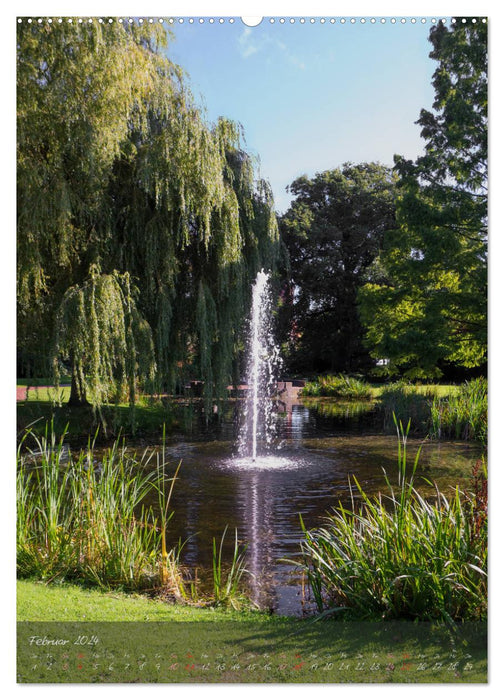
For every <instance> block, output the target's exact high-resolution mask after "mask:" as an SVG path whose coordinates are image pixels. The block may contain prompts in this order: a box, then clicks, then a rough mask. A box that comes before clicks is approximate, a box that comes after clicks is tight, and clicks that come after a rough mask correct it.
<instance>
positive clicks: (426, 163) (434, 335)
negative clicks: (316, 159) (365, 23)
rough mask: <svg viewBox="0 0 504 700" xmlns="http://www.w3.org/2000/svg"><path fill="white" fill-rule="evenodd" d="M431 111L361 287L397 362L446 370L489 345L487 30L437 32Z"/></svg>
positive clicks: (413, 370)
mask: <svg viewBox="0 0 504 700" xmlns="http://www.w3.org/2000/svg"><path fill="white" fill-rule="evenodd" d="M430 42H431V44H432V47H433V48H432V51H431V53H430V56H431V58H433V59H435V60H436V61H437V62H438V66H437V68H436V70H435V73H434V76H433V86H434V89H435V101H434V104H433V111H427V110H422V112H421V114H420V118H419V120H418V122H417V123H418V124H420V126H421V127H422V131H421V134H422V137H423V138H424V139H425V140H426V145H425V153H424V155H422V156H421V157H420V158H418V159H417V160H416V162H411V161H407V160H405V159H403V158H400V157H396V164H395V170H396V171H397V173H398V176H399V183H398V200H397V221H398V227H397V228H396V229H395V230H393V231H391V232H390V233H389V234H388V235H387V236H386V241H385V247H384V251H383V252H382V253H381V255H380V257H379V261H378V262H377V265H376V271H375V273H376V274H375V279H374V280H373V281H371V282H369V283H368V284H366V285H365V286H364V288H363V289H362V290H361V292H360V308H361V315H362V320H363V323H364V325H365V326H366V331H367V332H366V340H367V344H368V346H369V348H370V349H371V352H372V354H373V356H374V357H376V358H379V357H384V358H388V359H389V360H390V364H389V369H390V370H391V371H404V372H406V373H407V374H409V375H410V376H429V377H432V376H439V375H440V374H441V372H442V371H443V369H444V368H446V367H449V366H450V365H456V366H462V367H467V368H470V367H478V366H481V365H483V364H484V362H485V361H486V348H487V308H486V305H487V30H486V25H485V24H483V23H482V22H477V23H475V24H472V23H467V24H465V23H462V22H461V21H460V20H458V21H456V22H455V24H453V25H451V26H450V27H449V28H448V27H446V26H445V25H443V24H442V23H439V24H438V25H437V26H436V27H433V28H432V30H431V33H430Z"/></svg>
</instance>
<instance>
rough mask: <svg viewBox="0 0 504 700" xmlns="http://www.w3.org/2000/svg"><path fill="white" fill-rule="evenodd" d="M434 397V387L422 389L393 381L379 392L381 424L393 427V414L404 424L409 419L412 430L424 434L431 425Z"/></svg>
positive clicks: (387, 427)
mask: <svg viewBox="0 0 504 700" xmlns="http://www.w3.org/2000/svg"><path fill="white" fill-rule="evenodd" d="M435 398H436V390H435V387H433V386H432V387H430V388H428V389H424V388H423V387H417V386H414V385H409V384H405V383H403V382H394V383H393V384H389V385H388V386H385V387H384V388H383V389H382V391H381V392H380V396H379V400H380V403H379V407H380V409H381V411H382V413H383V424H384V427H385V428H386V429H387V430H388V429H394V426H395V420H394V416H395V417H396V418H397V419H398V420H400V421H402V422H403V424H405V423H406V422H407V421H410V424H411V428H412V430H416V431H420V432H422V433H423V434H424V435H426V434H427V433H428V431H429V428H430V425H431V420H432V419H431V402H432V401H434V400H435Z"/></svg>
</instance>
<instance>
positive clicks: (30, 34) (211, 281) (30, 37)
mask: <svg viewBox="0 0 504 700" xmlns="http://www.w3.org/2000/svg"><path fill="white" fill-rule="evenodd" d="M166 45H167V35H166V33H165V31H164V30H163V29H162V28H161V27H160V26H159V25H157V26H156V25H150V24H143V25H140V24H137V23H132V24H130V23H124V24H120V23H119V22H117V21H114V22H112V23H107V22H105V23H99V22H98V20H93V21H92V22H90V23H88V22H78V21H77V19H75V20H73V22H68V21H67V20H65V21H64V22H63V23H53V25H48V24H46V23H44V24H38V23H32V24H28V23H26V22H22V23H21V24H19V25H18V311H19V314H18V331H19V344H20V346H21V348H22V349H23V350H24V351H25V353H26V354H30V355H32V356H33V355H36V356H39V357H40V356H41V355H42V360H45V361H46V364H47V361H48V360H49V358H50V357H51V355H53V354H54V353H56V355H58V354H59V356H60V357H63V359H65V358H66V359H70V360H71V361H72V363H73V370H72V376H73V379H74V386H73V392H72V396H73V397H74V398H75V397H79V396H80V400H82V401H84V400H85V390H86V389H91V392H90V395H91V398H92V400H94V401H101V400H104V399H105V396H106V394H110V391H111V386H110V382H111V380H112V379H113V378H118V377H119V376H120V375H122V374H123V372H122V370H121V368H125V369H126V370H127V373H129V374H128V379H127V381H128V382H129V385H130V396H131V397H133V395H134V391H133V388H134V383H135V377H134V376H133V375H132V374H131V373H133V374H135V375H136V374H138V373H140V370H141V368H142V367H145V368H150V369H151V368H152V367H153V366H154V364H155V366H156V367H157V373H156V379H157V381H158V384H159V385H164V386H170V387H173V385H174V384H175V382H176V380H177V375H180V376H179V378H180V377H181V378H182V379H184V377H185V376H186V374H187V371H191V372H193V373H197V374H198V376H199V377H200V378H201V379H203V380H204V381H205V388H206V389H205V390H206V392H207V397H210V396H211V395H212V393H213V392H214V391H215V390H216V389H218V388H219V387H222V386H223V385H224V384H225V383H226V382H227V381H229V380H230V375H231V370H232V363H233V359H234V358H235V356H236V352H237V348H238V346H239V343H240V333H239V331H240V323H239V319H241V317H242V315H243V309H244V304H245V303H246V301H247V294H248V289H249V287H250V281H251V278H252V276H253V274H254V273H255V271H256V270H257V268H258V267H259V266H260V265H262V264H267V262H269V263H271V261H272V260H273V259H274V257H275V255H276V250H277V248H278V245H277V244H278V233H277V227H276V219H275V217H274V214H273V204H272V200H271V196H270V194H269V192H268V191H267V188H266V186H265V185H263V184H261V183H260V184H259V187H257V185H256V183H255V180H254V168H253V164H252V161H251V159H250V157H249V156H248V155H247V153H246V152H245V151H244V149H243V147H242V145H241V135H240V129H239V128H238V127H237V126H236V125H234V124H232V123H230V122H229V121H227V120H225V119H221V120H219V122H218V123H217V124H216V125H215V126H211V125H208V124H207V123H206V121H205V118H204V115H203V114H202V112H201V110H200V109H198V108H197V106H196V105H195V104H194V102H193V99H192V97H191V94H190V92H189V90H188V89H187V87H186V86H185V84H184V82H183V80H182V73H181V69H180V68H178V67H177V66H175V65H174V64H172V63H171V62H170V61H169V59H168V58H167V57H166V55H165V50H166ZM125 280H132V282H133V283H134V285H135V286H136V287H138V290H139V293H138V294H137V296H136V299H135V298H134V295H132V294H129V293H127V292H125V287H124V284H125ZM128 284H130V282H128ZM104 294H105V295H108V298H109V299H110V300H113V304H112V306H111V308H110V309H106V308H105V305H104V304H103V303H102V302H101V301H100V295H104ZM121 300H122V301H121ZM82 304H83V305H84V308H86V307H87V308H88V309H89V313H81V312H80V311H79V309H80V308H81V307H82ZM112 309H113V313H112ZM111 313H112V316H110V318H108V316H107V314H109V315H110V314H111ZM100 314H103V316H102V317H101V318H100V317H98V318H95V316H96V315H98V316H99V315H100ZM121 315H122V320H121V319H120V318H119V317H120V316H121ZM134 318H135V319H137V320H138V322H139V324H140V325H139V324H137V326H139V327H140V326H142V327H143V328H144V329H145V328H146V326H145V324H148V325H147V327H148V329H149V331H150V334H151V336H152V343H153V348H154V360H153V361H152V362H151V361H150V359H148V358H147V359H148V361H147V360H146V361H145V362H143V361H141V358H140V357H139V355H138V351H139V348H140V345H137V346H135V347H136V348H137V350H136V351H135V352H132V351H131V352H130V350H131V342H132V338H133V336H132V335H131V333H130V334H129V335H128V328H130V330H131V332H133V326H132V325H130V326H128V324H129V323H130V322H132V319H134ZM123 328H124V333H123ZM79 333H80V334H81V336H82V339H83V340H82V343H81V345H80V346H79V345H78V343H77V344H76V339H77V338H78V336H79ZM144 336H145V334H144ZM69 338H73V339H74V341H75V342H73V341H72V343H70V342H69ZM128 338H129V340H128ZM88 341H89V342H88ZM128 342H129V343H130V346H128V347H130V350H128V352H129V355H128V353H126V354H127V356H128V357H129V358H130V361H128V362H127V363H126V364H125V363H124V361H123V357H122V354H123V353H124V351H125V348H126V345H125V343H128ZM147 346H149V347H150V345H149V343H147ZM97 348H101V349H103V352H101V351H100V352H97ZM217 349H219V352H217ZM221 350H222V352H221ZM79 353H80V355H79ZM135 353H136V355H135ZM135 357H136V359H134V358H135ZM105 365H107V366H105ZM188 368H189V370H188ZM150 369H149V370H148V373H149V372H150ZM79 377H80V380H78V378H79ZM118 381H119V380H118ZM121 381H122V380H121ZM100 386H101V387H102V388H101V389H100ZM96 397H100V398H99V399H97V398H96ZM75 400H77V399H75Z"/></svg>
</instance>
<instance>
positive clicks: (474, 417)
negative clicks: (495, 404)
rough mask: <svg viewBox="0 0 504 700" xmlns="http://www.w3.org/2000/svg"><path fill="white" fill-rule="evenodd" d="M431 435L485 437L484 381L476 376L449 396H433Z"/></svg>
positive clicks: (486, 399)
mask: <svg viewBox="0 0 504 700" xmlns="http://www.w3.org/2000/svg"><path fill="white" fill-rule="evenodd" d="M431 415H432V428H431V435H432V436H434V437H454V438H458V439H460V438H462V439H464V440H478V441H479V442H482V443H484V444H486V442H487V439H488V381H487V379H485V378H484V377H478V378H477V379H472V380H471V381H468V382H465V383H464V384H463V385H462V386H461V387H460V388H459V390H458V391H457V392H456V393H455V394H453V395H450V396H446V397H443V398H437V397H435V398H434V399H433V401H432V405H431Z"/></svg>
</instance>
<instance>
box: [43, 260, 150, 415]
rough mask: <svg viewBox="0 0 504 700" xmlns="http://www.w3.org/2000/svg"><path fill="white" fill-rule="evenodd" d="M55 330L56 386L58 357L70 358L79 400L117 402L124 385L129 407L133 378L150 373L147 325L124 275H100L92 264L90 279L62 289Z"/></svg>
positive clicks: (133, 392) (132, 402)
mask: <svg viewBox="0 0 504 700" xmlns="http://www.w3.org/2000/svg"><path fill="white" fill-rule="evenodd" d="M55 329H56V338H55V349H54V366H55V375H56V380H57V382H56V390H58V384H59V363H58V358H63V359H67V360H68V359H70V360H71V364H72V369H73V377H72V380H73V381H72V384H73V389H74V390H76V391H77V392H78V396H77V397H75V398H76V399H77V401H78V402H79V400H80V401H82V399H84V397H86V396H90V397H92V401H93V405H95V406H98V407H100V406H101V405H102V404H103V403H107V402H110V401H112V400H113V399H114V398H115V400H116V401H119V400H120V398H121V394H122V389H123V387H124V385H125V384H126V385H127V387H128V390H129V391H128V393H129V396H128V398H129V402H130V404H131V405H133V404H134V403H135V391H136V386H135V384H136V379H137V376H138V375H140V376H141V377H142V379H144V380H145V379H151V380H152V379H153V377H154V371H155V362H154V347H153V342H152V337H151V333H150V328H149V327H148V326H147V324H145V322H144V321H143V319H142V318H141V317H140V315H139V313H138V311H137V309H136V306H135V302H134V299H133V297H132V290H131V286H130V281H129V275H128V273H125V274H124V275H122V276H120V275H118V274H117V273H114V274H111V275H102V274H100V270H99V268H97V267H96V266H92V268H91V273H90V277H89V279H87V280H86V281H85V282H84V283H83V284H82V285H81V286H80V287H79V286H74V287H70V289H68V290H67V291H66V293H65V295H64V297H63V300H62V302H61V305H60V308H59V309H58V313H57V316H56V323H55Z"/></svg>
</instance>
